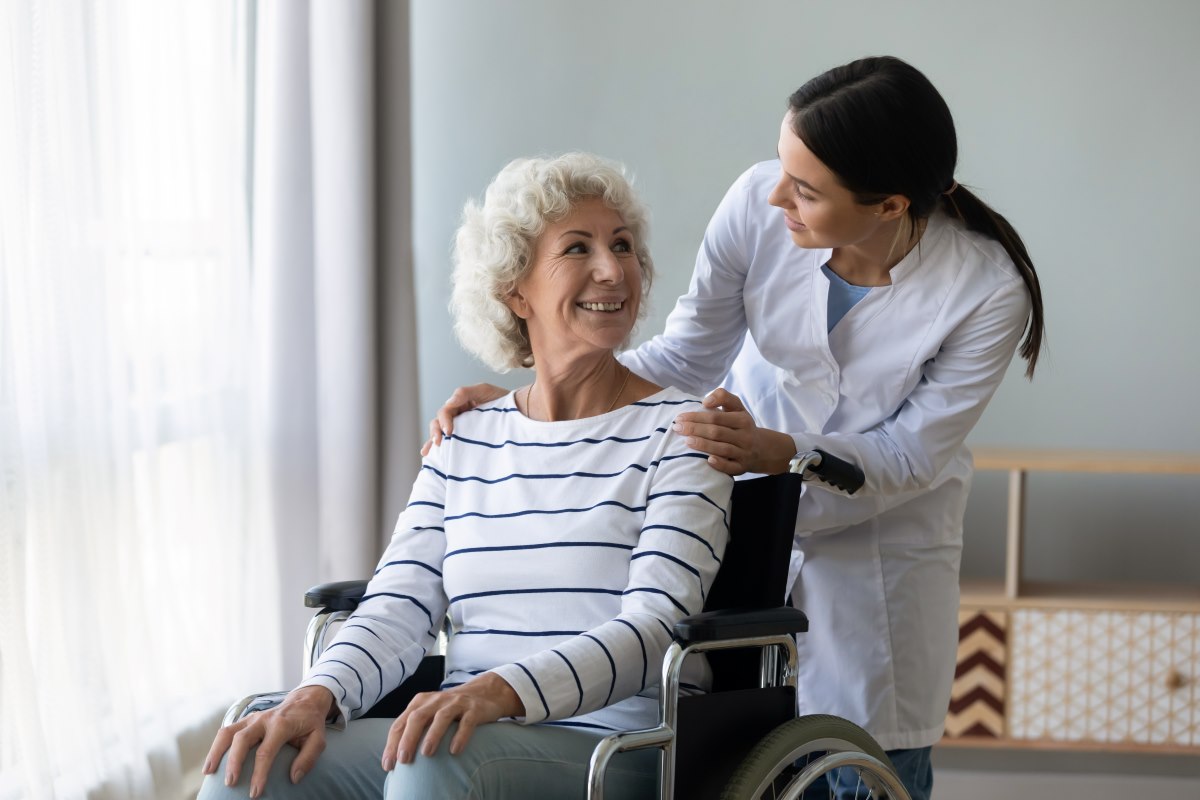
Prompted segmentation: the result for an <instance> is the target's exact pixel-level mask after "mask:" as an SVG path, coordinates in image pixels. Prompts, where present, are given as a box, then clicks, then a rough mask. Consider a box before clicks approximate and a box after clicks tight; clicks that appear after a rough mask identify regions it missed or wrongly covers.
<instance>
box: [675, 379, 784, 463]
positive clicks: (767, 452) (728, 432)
mask: <svg viewBox="0 0 1200 800" xmlns="http://www.w3.org/2000/svg"><path fill="white" fill-rule="evenodd" d="M704 407H705V408H708V409H712V410H711V411H689V412H687V413H684V414H680V415H679V416H678V417H676V418H675V425H674V429H675V431H676V432H677V433H680V434H683V435H684V436H686V437H688V438H687V444H688V447H691V448H693V449H695V450H699V451H700V452H701V453H708V463H709V464H711V465H712V466H713V467H714V468H715V469H718V470H720V471H721V472H724V473H726V474H728V475H741V474H742V473H743V472H758V473H762V474H764V475H775V474H778V473H780V472H785V471H787V468H788V462H790V461H791V459H792V456H794V455H795V454H796V443H795V441H794V440H793V439H792V437H791V436H788V435H787V434H786V433H780V432H779V431H773V430H770V429H769V428H760V427H758V425H756V424H755V422H754V418H753V417H751V416H750V412H748V411H747V410H746V406H745V405H743V404H742V401H741V400H740V399H739V398H738V397H737V396H736V395H733V394H730V393H729V392H727V391H725V390H724V389H717V390H715V391H713V392H712V393H711V394H709V395H708V396H707V397H705V398H704Z"/></svg>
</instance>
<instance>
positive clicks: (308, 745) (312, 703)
mask: <svg viewBox="0 0 1200 800" xmlns="http://www.w3.org/2000/svg"><path fill="white" fill-rule="evenodd" d="M332 710H333V693H332V692H330V691H329V690H328V689H326V688H324V687H322V686H304V687H301V688H299V689H293V690H292V691H291V692H289V693H288V696H287V698H285V699H284V701H283V702H282V703H280V704H279V705H278V706H276V707H275V708H272V709H270V710H269V711H260V712H259V713H257V714H251V715H250V716H248V717H246V718H245V719H242V720H239V721H238V722H235V723H234V724H232V725H230V726H229V727H227V728H221V730H219V731H217V738H216V739H214V740H213V744H212V747H211V748H210V749H209V751H208V758H206V759H205V761H204V774H205V775H211V774H213V773H214V772H216V771H217V765H218V764H220V763H221V757H222V756H223V755H225V752H226V751H229V757H228V759H226V762H225V785H226V786H236V785H237V783H238V781H239V780H240V778H241V774H242V765H243V762H244V761H245V760H246V755H247V754H248V753H249V752H250V749H251V748H253V747H255V746H257V747H258V752H257V753H255V756H254V772H253V773H252V774H251V776H250V797H261V796H262V793H263V790H264V789H265V788H266V785H267V773H268V772H270V770H271V763H272V762H274V761H275V757H276V756H277V755H279V751H280V750H281V749H282V748H283V746H284V745H285V744H290V745H291V746H292V747H295V748H297V749H298V750H299V751H300V754H299V755H297V756H296V758H295V760H294V761H293V762H292V773H291V779H292V783H299V782H300V779H301V778H303V777H304V776H305V774H306V773H308V772H309V771H310V770H312V768H313V765H314V764H316V763H317V757H318V756H319V755H321V753H322V752H323V751H324V750H325V720H326V719H327V718H328V717H329V712H330V711H332Z"/></svg>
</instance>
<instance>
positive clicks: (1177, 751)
mask: <svg viewBox="0 0 1200 800" xmlns="http://www.w3.org/2000/svg"><path fill="white" fill-rule="evenodd" d="M937 746H938V747H947V748H960V747H961V748H973V749H979V750H1051V751H1063V750H1072V751H1077V752H1104V753H1142V754H1146V755H1161V756H1176V755H1184V756H1196V755H1200V746H1195V745H1186V744H1175V743H1171V742H1163V743H1150V742H1096V741H1069V740H1061V739H1008V738H1004V739H991V738H987V737H980V736H962V737H944V738H943V739H942V740H941V741H939V742H938V743H937Z"/></svg>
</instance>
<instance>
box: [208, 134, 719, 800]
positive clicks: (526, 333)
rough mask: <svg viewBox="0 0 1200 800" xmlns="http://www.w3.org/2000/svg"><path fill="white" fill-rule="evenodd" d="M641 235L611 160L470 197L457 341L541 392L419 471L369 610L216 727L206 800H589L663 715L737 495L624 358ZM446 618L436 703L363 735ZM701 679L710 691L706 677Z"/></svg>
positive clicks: (619, 781) (496, 414) (464, 428)
mask: <svg viewBox="0 0 1200 800" xmlns="http://www.w3.org/2000/svg"><path fill="white" fill-rule="evenodd" d="M644 228H645V214H644V212H643V210H642V208H641V206H640V204H639V203H638V202H637V199H636V198H635V196H634V194H633V191H632V189H631V187H630V186H629V184H628V182H627V181H626V179H625V177H624V175H623V173H622V171H621V170H620V168H618V167H616V166H615V165H612V164H610V163H608V162H605V161H603V160H601V159H599V158H596V157H595V156H589V155H585V154H578V153H576V154H569V155H565V156H562V157H559V158H554V159H522V160H518V161H514V162H512V163H511V164H509V165H508V166H507V167H505V168H504V169H503V170H502V171H501V172H500V174H499V175H498V176H497V177H496V179H495V180H494V181H493V182H492V184H491V186H489V187H488V190H487V193H486V194H485V196H484V200H483V203H482V205H476V204H474V203H470V204H468V205H467V208H466V211H465V214H464V221H463V224H462V226H461V228H460V229H459V232H458V237H457V240H456V244H455V269H454V296H453V302H452V308H453V310H454V316H455V330H456V332H457V334H458V337H459V339H460V340H461V342H462V344H463V345H464V346H465V347H466V348H467V349H468V350H470V351H471V352H473V353H474V354H476V355H477V356H479V357H480V358H481V359H483V360H484V361H485V362H487V363H488V364H489V365H491V366H492V367H494V368H496V369H499V370H502V371H504V370H508V369H510V368H513V367H529V368H532V369H533V370H534V374H535V378H534V380H533V382H532V383H530V384H529V385H527V386H524V387H522V388H520V389H518V390H516V391H515V392H511V393H509V394H507V395H506V396H504V397H501V398H499V399H498V400H495V401H493V402H491V403H487V404H485V405H481V406H480V407H478V408H476V409H473V410H471V411H468V412H466V413H465V414H463V415H462V416H461V417H459V418H458V420H456V425H455V430H454V434H453V436H448V437H446V439H445V443H444V445H443V446H442V447H440V448H436V449H435V450H434V451H433V452H432V453H430V454H429V455H428V456H427V457H426V458H425V461H424V464H423V467H422V469H421V472H420V474H419V475H418V477H417V481H416V484H415V485H414V487H413V492H412V497H411V498H410V500H409V503H408V506H407V507H406V508H405V510H404V512H403V513H402V514H401V515H400V519H399V521H398V523H397V525H396V532H395V535H394V537H393V539H392V542H391V544H390V545H389V546H388V548H387V551H386V552H385V553H384V555H383V558H382V559H381V561H380V563H379V568H378V570H377V571H376V573H375V576H374V578H373V579H372V581H371V583H370V585H369V586H368V587H367V591H366V595H365V596H364V598H363V601H362V603H361V604H360V605H359V607H358V610H357V611H356V612H355V613H354V615H353V616H352V617H351V618H350V620H349V621H348V622H347V623H346V625H345V626H344V627H343V628H342V629H341V631H340V632H339V634H338V637H337V639H336V640H335V641H334V642H333V644H332V645H330V647H329V648H327V649H326V651H325V653H324V654H323V655H322V656H321V658H320V659H319V660H318V662H317V663H316V664H315V665H314V666H313V668H312V669H311V670H310V672H309V674H308V676H307V677H306V679H305V680H304V682H303V683H302V684H301V685H300V687H299V688H297V689H295V690H294V691H292V692H291V693H290V694H289V695H288V697H287V699H286V700H285V701H284V703H283V704H282V705H280V706H279V707H278V708H276V709H273V710H270V711H266V712H262V713H260V714H258V715H254V716H251V717H248V718H246V719H245V720H242V721H241V722H238V723H236V724H234V725H231V726H229V727H228V728H225V729H223V730H222V731H221V732H220V733H219V734H218V736H217V739H216V741H215V742H214V743H213V747H212V750H211V752H210V754H209V758H208V761H207V762H206V765H205V771H206V772H208V773H209V774H210V776H212V777H210V778H209V779H208V780H207V781H206V783H205V785H204V789H203V790H202V792H201V795H200V797H201V798H215V797H222V796H245V793H246V788H245V787H246V786H247V784H248V785H249V794H250V796H251V797H257V796H262V793H263V792H264V791H269V792H270V793H271V796H281V797H283V796H286V797H314V798H316V797H320V798H328V797H351V798H372V799H374V798H380V797H387V798H422V800H424V799H425V798H467V797H470V798H479V797H486V798H489V799H490V798H526V797H533V796H537V797H541V798H552V797H578V796H580V795H581V794H582V792H583V790H584V786H585V776H586V770H587V761H588V758H589V756H590V753H591V750H592V748H593V746H594V745H595V742H596V741H597V739H598V738H599V737H601V736H603V735H606V734H607V733H609V732H611V731H613V730H622V729H630V728H642V727H648V726H650V725H653V724H654V723H655V722H656V721H657V716H656V715H657V706H656V697H657V688H658V687H657V679H658V673H659V670H658V664H659V663H660V662H661V660H662V654H663V652H664V650H665V649H666V647H667V645H668V643H669V642H670V638H671V626H672V624H673V623H674V622H675V621H676V620H678V619H680V618H681V617H683V616H685V615H687V614H691V613H695V612H698V611H700V610H701V607H702V605H703V598H704V596H705V593H706V592H707V590H708V588H709V586H710V585H711V583H712V580H713V577H714V576H715V574H716V570H717V566H718V564H719V563H720V558H721V555H722V554H723V552H724V547H725V543H726V539H727V536H728V528H727V525H726V519H725V514H726V509H727V506H728V503H729V496H730V492H731V489H732V481H731V479H730V478H729V477H728V476H726V475H724V474H722V473H720V472H717V471H716V470H714V469H712V468H711V467H709V466H708V464H707V462H706V460H705V456H704V454H702V453H697V452H694V451H691V450H689V449H688V447H687V446H686V444H685V443H684V440H683V438H682V437H680V436H678V435H677V434H674V433H672V431H671V422H672V420H673V419H674V417H675V415H676V414H678V413H679V412H680V411H684V410H689V409H699V408H700V402H699V400H698V399H697V398H695V397H691V396H688V395H685V394H683V393H681V392H678V391H676V390H674V389H661V388H660V387H658V386H655V385H654V384H652V383H649V382H647V381H645V380H643V379H641V378H639V377H638V376H636V375H634V374H632V373H631V372H630V371H629V370H627V369H625V368H624V367H623V366H621V365H620V364H619V363H618V362H617V360H616V357H615V351H616V350H617V349H618V348H620V347H622V346H624V344H625V343H626V341H627V340H628V339H629V336H630V333H631V331H632V330H633V326H634V323H635V321H636V320H637V319H638V316H639V313H640V311H641V308H642V302H643V300H644V298H645V294H646V287H647V286H648V284H649V280H650V274H651V263H650V255H649V253H648V252H647V250H646V246H645V231H644ZM447 613H448V614H449V617H450V621H451V627H452V633H451V635H450V638H449V644H448V647H447V652H446V668H447V674H446V677H445V681H444V682H443V684H442V687H441V690H440V691H437V692H430V693H425V694H419V695H417V696H416V698H415V699H414V700H413V701H412V702H411V703H410V704H409V706H408V708H407V710H406V711H405V712H404V713H403V714H402V715H401V716H400V717H399V718H397V719H396V720H394V721H392V720H378V719H361V720H360V719H356V717H359V716H361V715H362V714H363V713H364V712H365V711H366V710H367V709H368V708H369V707H370V706H371V705H373V704H374V703H375V702H377V701H378V700H379V699H380V698H382V697H383V696H385V695H386V694H387V693H388V692H389V691H391V690H392V689H394V688H395V687H396V686H398V685H399V684H400V683H401V682H402V681H403V680H404V678H405V676H407V675H410V674H412V672H413V670H414V669H415V668H416V666H417V663H418V662H419V661H420V659H421V657H422V656H423V655H424V654H425V653H426V651H427V650H428V649H429V648H430V647H431V646H432V645H433V643H434V641H435V638H436V636H437V633H438V631H439V629H440V628H441V620H442V618H443V617H444V615H446V614H447ZM688 664H689V666H688V668H686V670H685V675H684V678H683V680H684V683H685V685H686V686H688V687H690V689H691V690H695V691H700V690H702V688H703V687H704V686H706V685H707V682H708V678H709V676H708V672H707V666H706V665H705V664H704V662H703V661H702V660H701V659H692V660H690V661H689V662H688ZM327 720H333V721H334V722H336V723H341V722H347V724H346V725H345V726H344V727H345V729H344V730H336V729H335V730H328V731H327V730H326V721H327ZM335 727H337V726H335ZM443 740H448V746H445V745H442V743H443ZM285 744H289V745H291V747H284V745H285ZM255 747H257V754H256V757H255V758H254V759H253V761H252V762H247V761H246V759H247V757H248V756H249V753H250V750H251V749H252V748H255ZM322 751H324V753H323V754H322ZM223 756H224V766H223V767H219V766H218V764H219V763H220V762H221V760H222V757H223ZM318 756H319V757H318ZM251 763H252V764H253V770H252V774H249V775H248V774H247V773H251V770H250V769H243V766H246V767H250V764H251ZM656 764H657V756H656V754H654V753H651V752H646V751H644V752H641V753H631V754H628V755H625V756H621V757H620V758H619V759H618V760H617V761H616V762H614V768H613V769H610V771H609V775H608V779H607V783H608V784H609V786H610V787H612V790H613V791H614V792H615V793H616V795H617V796H620V797H638V796H647V795H652V794H653V793H654V791H655V783H656V780H655V779H656ZM218 770H220V771H221V772H222V774H223V775H224V776H225V780H224V783H225V784H227V785H228V786H233V787H241V788H240V789H231V788H226V786H222V785H221V783H222V782H221V781H219V780H217V778H216V777H215V774H216V773H217V772H218Z"/></svg>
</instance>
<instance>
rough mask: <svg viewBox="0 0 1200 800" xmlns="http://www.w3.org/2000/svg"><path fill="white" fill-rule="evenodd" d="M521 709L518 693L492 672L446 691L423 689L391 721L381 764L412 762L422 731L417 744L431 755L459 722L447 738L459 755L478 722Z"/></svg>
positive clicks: (389, 767) (521, 711) (388, 767)
mask: <svg viewBox="0 0 1200 800" xmlns="http://www.w3.org/2000/svg"><path fill="white" fill-rule="evenodd" d="M524 713H525V705H524V704H523V703H522V702H521V698H520V696H519V695H518V694H517V693H516V691H514V690H513V688H512V686H510V685H509V684H508V681H506V680H504V679H503V678H501V677H500V676H499V675H496V674H495V673H492V672H485V673H483V674H482V675H480V676H478V677H477V678H475V679H474V680H472V681H469V682H468V683H464V684H463V685H462V686H455V687H453V688H451V689H446V690H445V691H441V692H422V693H420V694H418V695H417V696H416V697H414V698H413V699H412V700H411V701H410V702H409V704H408V708H406V709H404V713H403V714H401V715H400V716H399V717H397V718H396V721H395V722H393V723H392V727H391V730H389V731H388V739H387V746H386V747H384V748H383V768H384V769H385V770H388V771H389V772H390V771H391V770H392V769H393V768H394V767H395V766H396V764H397V763H400V764H411V763H412V761H413V758H414V756H415V755H416V752H417V747H418V744H419V743H420V742H421V734H422V733H424V734H425V739H424V742H423V743H421V744H420V747H421V753H422V754H423V755H426V756H431V755H433V754H434V753H436V752H437V749H438V745H439V744H441V741H442V737H443V736H445V735H446V730H447V729H448V728H449V727H450V725H451V724H452V723H454V722H458V732H457V733H455V735H454V738H453V739H452V740H451V741H450V754H451V755H458V754H459V753H461V752H462V751H463V748H465V747H466V746H467V742H468V741H470V739H471V734H472V733H474V732H475V729H476V728H478V727H479V726H480V725H485V724H487V723H489V722H495V721H496V720H498V719H503V718H504V717H517V716H520V715H522V714H524ZM427 730H428V732H426V731H427Z"/></svg>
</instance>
